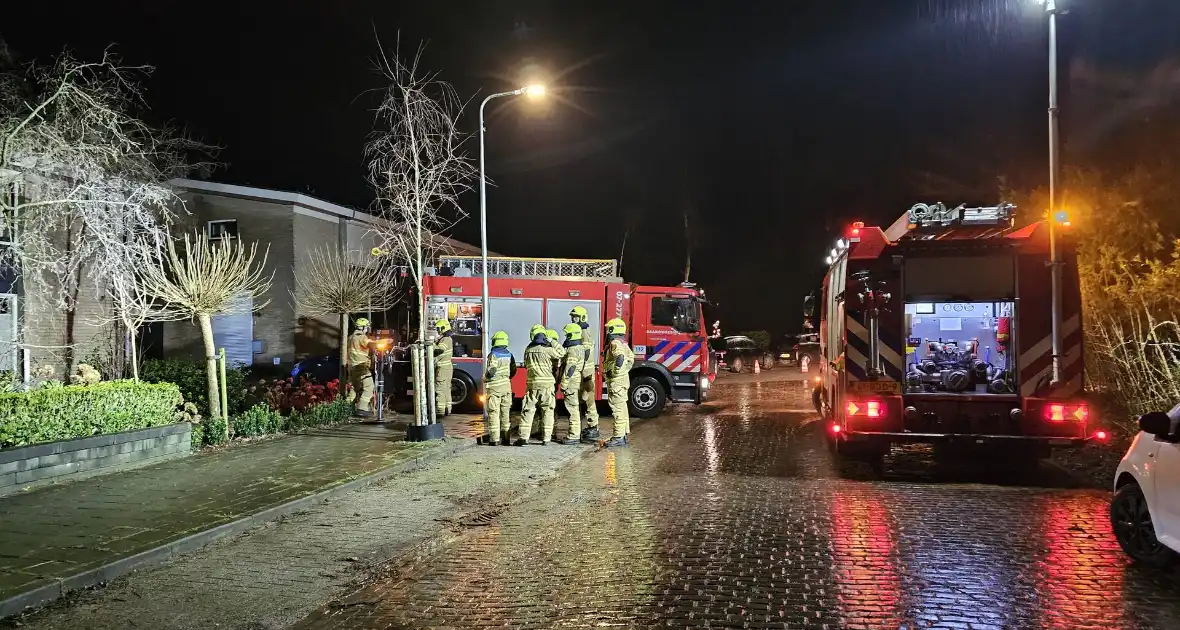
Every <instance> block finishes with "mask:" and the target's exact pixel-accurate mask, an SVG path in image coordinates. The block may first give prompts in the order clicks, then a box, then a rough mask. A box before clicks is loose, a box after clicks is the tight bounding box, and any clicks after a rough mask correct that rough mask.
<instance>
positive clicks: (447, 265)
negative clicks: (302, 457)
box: [423, 256, 715, 418]
mask: <svg viewBox="0 0 1180 630" xmlns="http://www.w3.org/2000/svg"><path fill="white" fill-rule="evenodd" d="M487 264H488V311H489V312H488V313H486V314H485V313H483V312H482V307H481V291H482V287H481V284H482V279H481V276H482V274H483V262H482V259H481V258H480V257H478V256H442V257H440V258H439V261H438V267H437V268H436V270H435V271H434V272H433V273H431V274H429V275H427V276H426V277H424V278H423V299H424V300H425V301H426V313H427V322H426V329H427V330H433V329H434V323H435V322H436V321H438V320H439V319H440V318H446V319H448V320H450V322H451V326H452V330H453V331H454V333H453V336H454V341H455V355H454V360H453V361H454V366H455V370H454V377H453V381H452V388H451V389H452V400H454V401H455V403H456V404H462V403H467V404H468V405H477V404H478V401H479V400H481V398H480V397H479V388H480V386H481V385H480V384H481V382H482V379H481V374H482V362H483V358H482V357H483V351H484V349H483V348H482V343H483V330H484V326H485V325H486V326H487V330H488V332H489V334H490V333H492V332H495V331H498V330H503V331H505V332H507V333H508V338H509V350H511V351H512V356H513V357H514V358H515V359H516V363H517V365H522V364H523V360H524V349H525V347H526V346H528V344H529V342H530V341H531V340H530V339H529V334H528V332H529V328H530V327H532V326H533V325H534V324H543V325H544V326H545V327H546V328H551V329H553V330H557V331H560V330H561V329H562V327H563V326H565V325H566V324H568V323H569V322H570V315H569V313H570V310H571V309H573V308H574V307H575V306H581V307H583V308H585V309H586V312H587V313H588V314H589V317H590V328H589V329H588V330H587V331H586V334H587V336H588V337H589V338H591V339H592V340H593V342H594V349H595V352H596V353H597V356H595V357H593V360H594V361H595V362H596V363H597V364H599V365H601V362H602V353H603V343H602V342H603V339H604V337H605V332H604V325H605V323H606V321H607V320H610V319H613V318H616V317H617V318H620V319H622V320H623V321H624V322H626V324H627V333H628V335H627V338H628V341H629V342H630V344H631V348H632V350H633V351H634V352H635V364H634V367H632V369H631V390H630V392H629V397H628V402H629V407H630V410H631V414H632V415H633V416H635V417H639V418H652V417H655V416H657V415H659V413H660V411H662V410H663V408H664V406H665V404H667V403H668V402H689V403H696V404H699V403H701V402H702V401H703V400H705V398H706V394H707V392H708V389H709V385H710V384H711V382H712V379H713V378H714V376H715V374H714V373H713V370H712V369H711V367H710V365H709V348H708V344H707V343H706V341H707V340H706V338H705V335H706V333H705V329H704V325H703V323H702V322H703V321H704V318H703V313H702V303H703V302H704V294H703V292H702V291H700V290H698V289H697V288H696V287H694V286H693V285H691V284H686V285H682V286H676V287H657V286H641V285H635V284H628V283H626V282H624V281H623V279H622V278H621V277H619V276H618V264H617V263H616V261H614V260H571V259H553V258H507V257H494V258H488V263H487ZM485 315H486V318H485ZM595 380H596V391H598V397H599V399H605V397H606V396H605V392H604V389H603V381H602V373H601V369H599V370H598V372H597V373H596V375H595ZM512 391H513V395H514V396H515V397H517V398H521V397H523V396H524V392H525V370H523V369H519V370H517V372H516V376H515V377H514V378H513V379H512Z"/></svg>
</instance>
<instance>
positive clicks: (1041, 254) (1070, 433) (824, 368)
mask: <svg viewBox="0 0 1180 630" xmlns="http://www.w3.org/2000/svg"><path fill="white" fill-rule="evenodd" d="M1014 212H1015V207H1014V206H1012V205H1010V204H1001V205H999V206H995V207H987V208H966V207H963V206H958V207H954V208H950V207H947V206H946V205H944V204H942V203H937V204H932V205H928V204H917V205H915V206H914V207H913V208H911V209H910V211H909V212H907V213H906V214H904V215H902V216H901V217H900V218H899V219H898V220H897V221H895V222H894V223H893V224H892V225H890V226H888V227H886V228H885V229H881V228H880V227H871V226H865V225H864V224H863V223H859V222H858V223H854V224H852V226H851V227H850V228H849V230H848V232H847V233H846V234H845V235H844V236H843V238H841V239H840V240H839V241H838V242H837V243H836V244H835V247H834V248H833V249H832V251H831V253H830V255H829V256H828V259H827V261H826V262H827V263H828V265H829V269H828V271H827V274H826V276H825V278H824V285H823V288H822V295H821V300H820V309H821V312H820V326H819V337H820V360H819V363H820V366H819V367H820V368H821V372H820V374H819V375H818V376H816V377H815V380H814V381H813V384H814V388H813V392H812V400H813V403H814V404H815V406H816V408H817V410H818V411H819V412H820V413H821V415H822V416H823V417H824V418H825V421H826V423H827V436H828V438H829V441H830V443H831V445H832V446H833V448H834V450H835V451H836V452H837V453H838V454H839V455H841V456H845V457H849V458H854V459H864V460H867V461H869V462H870V463H872V464H874V465H875V466H878V467H879V466H880V465H881V462H882V458H883V457H884V455H886V454H887V453H888V452H889V450H890V448H891V446H892V445H893V444H895V443H932V444H935V445H937V446H936V447H935V452H936V454H937V453H948V452H949V453H955V454H962V453H964V452H968V453H976V452H979V451H980V450H981V449H982V450H989V449H991V448H994V449H1002V452H1003V453H1004V455H1005V457H1011V458H1012V459H1013V460H1014V461H1021V462H1026V463H1032V462H1035V461H1036V459H1037V458H1040V457H1044V456H1046V455H1047V454H1048V453H1049V452H1050V450H1051V449H1052V448H1054V447H1077V446H1080V445H1083V444H1085V443H1086V442H1087V441H1089V440H1102V439H1105V436H1106V434H1105V432H1102V431H1095V430H1094V426H1093V418H1092V417H1091V416H1090V410H1089V407H1088V406H1087V405H1086V403H1085V401H1084V400H1083V399H1082V397H1081V396H1082V384H1083V373H1082V369H1083V361H1082V330H1081V296H1080V291H1079V285H1078V277H1077V265H1076V251H1075V248H1074V246H1073V243H1072V242H1071V241H1070V240H1069V239H1068V234H1066V235H1065V236H1064V237H1059V238H1058V247H1059V251H1058V256H1059V257H1058V259H1059V260H1060V261H1061V264H1062V265H1063V267H1062V274H1061V275H1062V281H1061V289H1060V295H1061V315H1060V326H1061V330H1060V332H1061V339H1062V342H1061V344H1060V353H1059V354H1060V362H1059V373H1058V375H1057V378H1056V379H1054V378H1053V373H1052V359H1053V357H1052V345H1053V344H1052V337H1051V334H1052V297H1051V290H1050V267H1049V261H1050V244H1049V238H1048V232H1049V226H1048V223H1047V222H1046V221H1039V222H1036V223H1033V224H1031V225H1028V226H1025V227H1021V228H1015V227H1014Z"/></svg>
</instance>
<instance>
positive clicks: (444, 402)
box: [434, 318, 455, 416]
mask: <svg viewBox="0 0 1180 630" xmlns="http://www.w3.org/2000/svg"><path fill="white" fill-rule="evenodd" d="M434 328H435V330H437V331H438V339H437V340H435V342H434V411H435V413H437V414H438V415H440V416H449V415H451V377H452V376H454V372H455V367H454V364H453V363H451V358H452V357H454V356H455V340H454V339H452V338H451V322H448V321H447V320H446V318H443V319H440V320H438V321H437V322H434Z"/></svg>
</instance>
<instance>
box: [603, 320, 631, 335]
mask: <svg viewBox="0 0 1180 630" xmlns="http://www.w3.org/2000/svg"><path fill="white" fill-rule="evenodd" d="M606 334H608V335H625V334H627V324H624V323H623V320H621V319H619V318H617V317H616V318H614V319H612V320H610V321H609V322H607V323H606Z"/></svg>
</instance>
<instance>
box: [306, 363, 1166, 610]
mask: <svg viewBox="0 0 1180 630" xmlns="http://www.w3.org/2000/svg"><path fill="white" fill-rule="evenodd" d="M713 397H714V400H715V401H714V402H711V403H709V404H707V405H704V406H701V407H697V408H691V407H688V408H681V409H679V410H678V411H676V412H674V413H670V414H667V415H665V416H662V417H661V418H659V419H656V420H653V421H648V422H645V423H642V424H640V425H639V426H637V427H636V429H635V430H634V433H633V436H632V437H633V439H632V446H631V447H630V448H628V449H621V450H614V451H604V452H600V453H597V454H594V455H592V456H590V457H589V458H588V459H585V460H582V461H581V462H579V463H577V464H575V465H574V466H573V467H571V468H569V469H567V470H566V472H565V473H564V475H563V477H562V478H561V479H560V480H558V481H556V482H554V483H552V484H551V485H549V486H548V487H547V488H546V489H545V490H544V491H543V494H542V495H541V496H539V497H538V498H536V499H534V500H533V501H531V502H530V503H528V504H526V505H523V506H519V507H516V508H514V509H513V510H511V511H510V512H508V513H506V514H504V515H502V516H500V517H498V518H497V519H496V520H494V521H493V522H492V524H491V525H490V526H486V527H476V528H472V529H471V530H470V531H469V532H468V534H467V535H466V536H465V537H463V538H462V539H461V542H459V543H457V544H454V545H452V546H450V547H448V548H447V549H446V550H445V551H443V552H441V553H440V554H438V555H437V556H435V557H434V558H433V559H432V560H430V561H428V562H425V563H423V564H421V565H418V566H414V567H406V568H403V569H402V570H401V571H400V572H398V573H396V574H394V575H392V576H390V577H388V578H386V579H383V580H382V581H380V582H377V583H374V584H373V585H371V586H369V587H367V588H365V589H364V590H362V591H360V592H358V593H356V594H354V595H352V596H350V597H349V598H347V599H345V600H343V601H340V602H334V603H333V604H332V605H329V606H328V607H326V608H324V609H322V610H321V611H318V612H317V613H315V614H313V615H312V616H311V617H309V618H308V619H306V620H305V621H304V622H303V623H302V624H301V627H305V628H315V629H328V628H421V627H440V628H491V627H497V628H499V627H511V628H591V627H714V628H719V627H726V628H871V629H876V628H1068V629H1075V628H1103V629H1107V628H1180V577H1177V574H1175V573H1167V574H1165V573H1160V572H1155V571H1151V570H1144V569H1139V568H1134V567H1130V566H1129V565H1128V564H1127V562H1126V561H1125V559H1124V557H1123V556H1122V554H1121V553H1120V552H1119V550H1118V548H1117V545H1116V543H1115V542H1114V540H1113V539H1112V538H1111V535H1110V528H1109V525H1108V524H1107V519H1106V514H1105V512H1106V501H1107V496H1108V495H1107V493H1106V492H1104V491H1101V490H1092V489H1079V488H1072V487H1070V486H1071V485H1073V484H1072V482H1071V480H1070V479H1068V478H1066V477H1064V476H1063V475H1062V474H1061V473H1055V472H1054V470H1055V469H1052V468H1051V467H1048V466H1042V468H1041V470H1040V471H1038V472H1037V473H1036V474H1032V475H1030V474H1029V473H1024V476H1023V477H1021V478H1014V477H1013V475H1014V474H1015V473H1011V474H1002V473H996V472H989V471H987V470H983V469H970V468H967V469H958V470H946V469H938V468H936V467H935V466H934V464H933V462H931V461H929V459H928V456H927V454H926V453H924V452H922V451H921V449H915V450H913V451H906V452H902V453H895V455H894V456H893V457H891V458H890V460H889V461H888V462H887V464H888V466H889V468H890V470H889V471H887V472H886V473H885V475H884V478H883V479H875V478H874V477H873V474H872V472H871V471H868V470H858V469H856V468H855V467H851V468H837V467H836V466H835V464H834V463H833V462H832V460H831V458H830V456H829V455H828V453H827V451H826V449H825V448H824V446H823V442H822V438H821V436H820V435H819V434H818V432H817V430H816V429H817V428H818V425H816V424H811V420H813V417H812V416H811V415H810V414H808V413H806V412H805V411H803V409H805V407H806V402H805V400H804V398H803V396H802V395H801V391H800V388H799V386H798V385H797V384H795V383H791V382H779V383H767V382H736V383H734V382H731V384H728V385H727V384H724V383H721V384H720V385H719V386H718V387H717V388H716V390H715V392H714V394H713ZM533 448H542V447H540V446H537V447H533ZM546 448H559V447H555V446H551V447H546Z"/></svg>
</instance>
